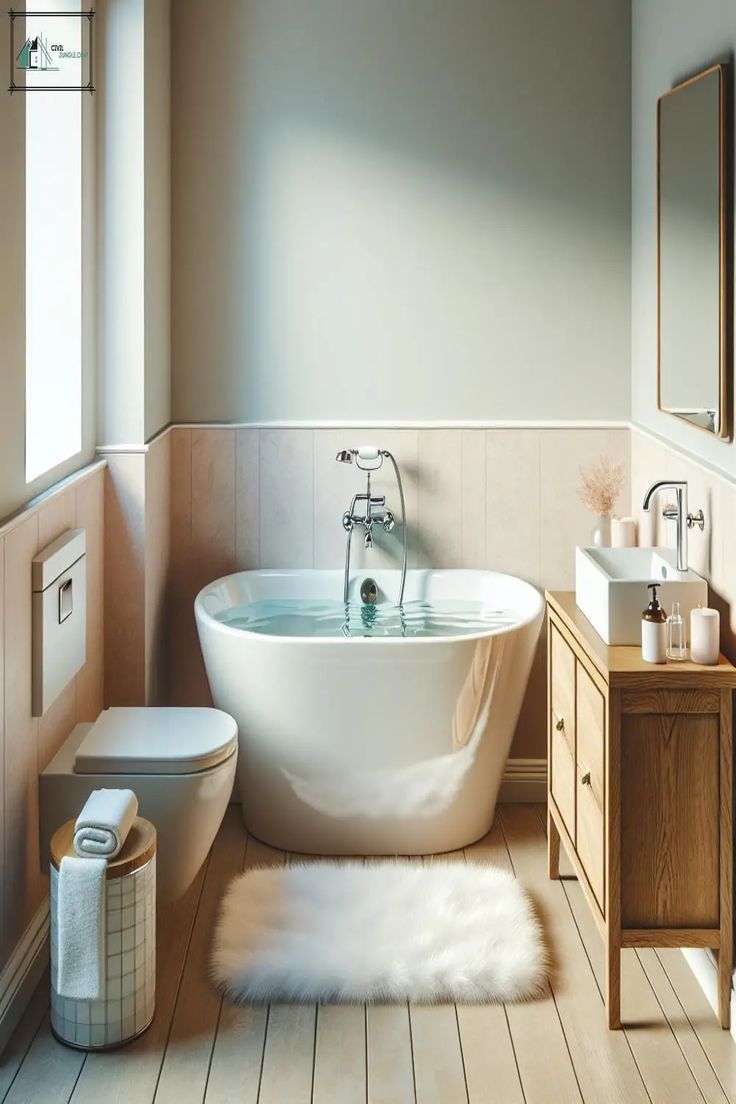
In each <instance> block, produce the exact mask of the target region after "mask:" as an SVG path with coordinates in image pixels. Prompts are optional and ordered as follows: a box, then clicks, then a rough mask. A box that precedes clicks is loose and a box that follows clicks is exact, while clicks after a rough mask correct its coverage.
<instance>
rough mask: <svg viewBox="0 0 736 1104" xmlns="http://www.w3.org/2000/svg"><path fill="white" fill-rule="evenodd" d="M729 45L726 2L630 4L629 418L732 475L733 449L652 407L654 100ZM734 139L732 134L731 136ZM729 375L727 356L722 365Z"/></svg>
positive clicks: (728, 54)
mask: <svg viewBox="0 0 736 1104" xmlns="http://www.w3.org/2000/svg"><path fill="white" fill-rule="evenodd" d="M734 47H736V4H734V3H733V0H698V3H692V2H691V0H633V8H632V62H631V69H632V99H631V113H632V129H631V156H632V167H631V265H632V279H631V409H632V418H633V420H634V421H635V422H636V423H638V424H639V425H642V426H644V427H646V428H648V429H650V430H652V431H653V432H655V433H657V434H659V435H660V436H662V437H664V438H666V439H667V440H669V441H671V442H673V443H674V444H676V445H678V446H680V447H681V448H683V449H685V450H687V451H688V452H690V453H692V454H694V455H695V456H698V457H700V458H702V459H704V460H706V461H708V462H709V463H710V464H714V465H716V466H717V467H719V468H722V469H724V470H725V471H727V472H728V473H730V474H731V475H733V476H736V447H735V446H734V444H733V443H731V442H724V441H721V440H718V439H716V438H715V437H712V436H710V435H708V434H705V433H703V432H702V431H701V430H698V429H695V428H693V427H692V426H688V425H687V424H686V423H685V422H683V421H681V420H680V419H678V418H675V417H673V416H672V415H669V414H664V413H662V412H661V411H659V410H658V409H657V270H656V248H657V160H656V158H657V98H658V96H660V95H661V94H662V93H663V92H665V91H666V90H667V89H668V88H671V87H672V86H673V85H674V84H677V83H678V82H679V81H680V80H682V79H683V78H684V77H687V76H690V75H691V74H693V73H696V72H699V71H700V70H702V69H705V68H706V67H707V66H708V65H710V64H712V63H713V62H714V61H723V60H727V59H729V58H732V55H733V50H734ZM730 138H731V140H733V135H731V136H730ZM729 371H730V372H731V376H733V359H731V365H730V367H729Z"/></svg>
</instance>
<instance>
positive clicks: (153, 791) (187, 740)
mask: <svg viewBox="0 0 736 1104" xmlns="http://www.w3.org/2000/svg"><path fill="white" fill-rule="evenodd" d="M237 748H238V730H237V725H236V724H235V721H234V720H233V718H232V717H230V716H228V714H227V713H223V712H221V711H220V710H219V709H197V708H186V709H184V708H168V707H167V708H148V707H140V708H135V707H130V708H128V707H125V708H123V707H116V708H112V709H106V710H104V712H103V713H101V714H100V716H99V717H98V718H97V720H96V721H95V722H94V724H78V725H77V726H76V727H75V728H74V730H73V731H72V732H71V734H70V735H69V737H68V738H67V740H66V741H65V742H64V744H63V745H62V746H61V747H60V748H59V750H58V751H57V753H56V755H55V756H54V758H53V759H52V760H51V762H50V763H49V765H48V766H47V767H46V769H45V770H44V771H43V773H42V774H41V777H40V792H39V802H40V831H41V861H42V863H43V864H44V866H46V864H47V862H48V855H49V843H50V840H51V837H52V835H53V834H54V832H55V831H56V829H57V828H58V827H59V825H61V824H63V823H64V822H65V821H67V820H69V819H70V818H71V817H76V816H77V815H78V813H79V811H80V809H81V808H82V806H83V805H84V803H85V801H86V800H87V797H88V796H89V794H90V793H91V792H92V790H99V789H104V788H110V789H131V790H133V792H134V793H135V794H136V795H137V797H138V806H139V814H140V816H143V817H145V818H146V819H147V820H150V821H151V822H152V823H153V824H155V826H156V830H157V833H158V858H157V864H156V867H157V870H156V873H157V880H158V898H159V900H160V901H172V900H177V899H178V898H179V897H181V896H182V894H184V893H185V892H186V891H187V889H188V888H189V886H190V885H191V884H192V882H193V881H194V879H195V878H196V876H197V873H198V872H199V869H200V867H201V866H202V863H203V862H204V860H205V858H206V857H207V852H208V851H209V849H210V847H211V846H212V843H213V841H214V838H215V836H216V835H217V830H218V829H219V827H220V824H221V823H222V818H223V816H224V815H225V809H226V808H227V804H228V801H229V800H230V796H231V793H232V788H233V781H234V779H235V768H236V763H237Z"/></svg>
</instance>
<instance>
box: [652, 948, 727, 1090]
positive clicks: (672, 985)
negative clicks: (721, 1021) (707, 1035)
mask: <svg viewBox="0 0 736 1104" xmlns="http://www.w3.org/2000/svg"><path fill="white" fill-rule="evenodd" d="M659 951H660V948H657V947H655V948H654V954H655V955H656V957H657V961H658V962H659V964H660V966H661V967H662V972H663V973H664V976H665V977H666V979H667V984H668V985H669V987H670V989H671V990H672V992H673V993H674V995H675V1000H676V1001H677V1003H678V1004H679V1006H680V1008H681V1009H682V1014H683V1016H684V1017H685V1019H686V1020H687V1022H688V1024H689V1025H690V1028H691V1029H692V1032H693V1035H694V1036H695V1038H696V1039H697V1042H698V1046H699V1047H700V1049H701V1050H702V1052H703V1055H704V1056H705V1060H706V1062H707V1063H708V1065H709V1066H710V1068H711V1069H712V1070H713V1076H714V1077H715V1079H716V1081H717V1082H718V1084H719V1085H720V1086H721V1088H722V1089H723V1093H724V1096H726V1097H727V1098H728V1100H730V1101H734V1100H736V1095H734V1093H732V1092H731V1091H730V1089H729V1087H728V1086H727V1085H725V1084H724V1082H723V1080H722V1078H721V1076H720V1074H719V1073H718V1070H717V1069H716V1067H715V1066H714V1065H713V1062H712V1061H711V1058H710V1055H709V1054H708V1051H707V1050H706V1048H705V1046H704V1045H703V1040H702V1039H701V1038H700V1032H699V1031H698V1029H697V1027H696V1025H695V1024H694V1023H693V1021H692V1020H691V1018H690V1014H689V1012H688V1010H687V1008H686V1007H685V1005H684V1004H683V1003H682V1000H681V999H680V994H679V993H678V992H677V986H676V985H675V983H674V981H673V980H672V978H671V977H670V975H669V971H668V970H667V966H666V964H665V963H664V962H663V961H662V957H661V955H660V953H659Z"/></svg>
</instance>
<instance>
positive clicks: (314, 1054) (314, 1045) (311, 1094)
mask: <svg viewBox="0 0 736 1104" xmlns="http://www.w3.org/2000/svg"><path fill="white" fill-rule="evenodd" d="M318 1024H319V1004H315V1006H314V1037H313V1039H312V1087H311V1089H310V1092H309V1099H310V1101H311V1104H314V1075H315V1073H316V1072H317V1025H318Z"/></svg>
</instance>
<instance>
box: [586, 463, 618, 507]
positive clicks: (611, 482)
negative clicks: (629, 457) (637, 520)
mask: <svg viewBox="0 0 736 1104" xmlns="http://www.w3.org/2000/svg"><path fill="white" fill-rule="evenodd" d="M623 485H624V466H623V464H612V463H611V461H610V460H609V459H608V457H607V456H601V457H600V459H599V460H598V461H597V462H596V463H595V464H593V465H592V466H591V467H589V468H581V469H580V487H579V488H578V495H579V496H580V501H581V502H583V503H584V504H585V505H586V506H587V507H588V509H589V510H592V511H593V513H594V514H599V515H602V516H608V515H610V514H612V513H613V508H614V506H615V505H616V500H617V498H618V496H619V495H620V494H621V490H622V488H623Z"/></svg>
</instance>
